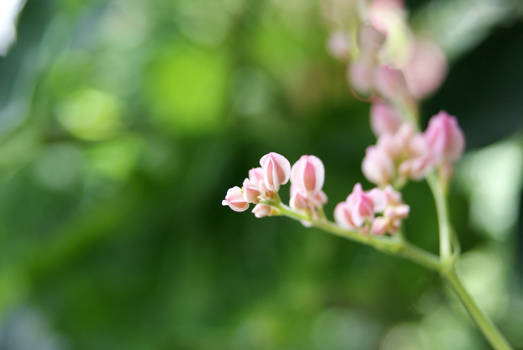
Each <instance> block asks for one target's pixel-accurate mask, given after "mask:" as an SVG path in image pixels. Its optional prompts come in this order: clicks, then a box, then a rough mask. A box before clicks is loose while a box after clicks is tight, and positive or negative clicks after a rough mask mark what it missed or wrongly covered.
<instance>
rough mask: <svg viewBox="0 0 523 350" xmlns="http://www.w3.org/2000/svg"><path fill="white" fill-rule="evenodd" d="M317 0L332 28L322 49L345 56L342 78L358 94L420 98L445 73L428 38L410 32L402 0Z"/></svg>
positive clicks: (444, 65) (442, 60)
mask: <svg viewBox="0 0 523 350" xmlns="http://www.w3.org/2000/svg"><path fill="white" fill-rule="evenodd" d="M323 3H324V4H323V9H324V13H325V15H326V17H327V20H328V21H329V22H330V24H331V26H332V27H334V28H336V29H335V30H334V31H333V33H332V34H331V36H330V38H329V40H328V43H327V50H328V51H329V53H330V54H331V55H332V56H333V57H335V58H336V59H339V60H342V61H350V64H349V67H348V79H349V81H350V83H351V85H352V86H354V87H355V88H356V89H357V90H358V91H359V92H360V93H371V92H378V93H379V95H382V96H386V97H388V98H390V99H391V100H394V101H397V100H398V98H399V99H400V100H405V99H407V100H408V99H411V98H414V99H421V98H424V97H426V96H427V95H429V94H431V93H432V92H433V91H435V90H436V89H437V88H438V87H439V86H440V85H441V82H442V81H443V78H444V77H445V75H446V73H447V60H446V58H445V55H444V54H443V52H442V50H441V49H440V48H439V47H438V46H437V45H436V44H435V43H434V42H432V41H431V40H430V39H428V38H423V37H419V36H417V35H415V34H414V33H413V31H412V30H411V28H410V27H409V24H408V21H407V16H406V10H405V7H404V3H403V1H401V0H367V1H363V2H361V1H355V0H347V1H344V2H342V1H336V0H323ZM351 38H356V40H354V41H353V40H351ZM391 87H396V89H390V88H391ZM391 92H392V93H393V94H392V95H390V94H389V93H391ZM403 102H406V101H403Z"/></svg>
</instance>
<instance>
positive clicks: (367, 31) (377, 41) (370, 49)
mask: <svg viewBox="0 0 523 350" xmlns="http://www.w3.org/2000/svg"><path fill="white" fill-rule="evenodd" d="M384 43H385V35H384V34H383V33H382V32H380V31H378V30H377V29H376V28H375V27H373V26H372V25H370V24H364V25H363V26H362V27H361V28H360V30H359V32H358V45H359V49H360V52H361V54H362V55H364V56H366V57H369V56H372V55H376V54H377V52H378V51H379V49H380V48H381V47H382V46H383V44H384Z"/></svg>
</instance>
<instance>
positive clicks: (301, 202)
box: [289, 187, 310, 210]
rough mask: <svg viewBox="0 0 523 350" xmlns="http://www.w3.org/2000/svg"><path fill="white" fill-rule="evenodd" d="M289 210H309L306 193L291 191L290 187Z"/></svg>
mask: <svg viewBox="0 0 523 350" xmlns="http://www.w3.org/2000/svg"><path fill="white" fill-rule="evenodd" d="M289 205H290V206H291V208H293V209H296V210H307V209H309V208H310V203H309V199H308V198H307V194H306V193H302V192H300V191H296V190H293V188H292V187H291V200H290V202H289Z"/></svg>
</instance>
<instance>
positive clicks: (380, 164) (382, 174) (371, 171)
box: [361, 146, 395, 186]
mask: <svg viewBox="0 0 523 350" xmlns="http://www.w3.org/2000/svg"><path fill="white" fill-rule="evenodd" d="M361 168H362V171H363V175H365V177H366V178H367V180H369V181H370V182H373V183H375V184H377V185H380V186H383V185H386V184H388V183H390V182H391V181H392V180H393V178H394V173H395V170H394V162H393V159H392V158H391V156H390V154H388V153H387V152H386V150H384V149H383V148H381V147H378V146H370V147H368V148H367V151H366V152H365V158H363V162H362V164H361Z"/></svg>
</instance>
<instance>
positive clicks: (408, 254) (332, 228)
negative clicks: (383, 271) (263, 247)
mask: <svg viewBox="0 0 523 350" xmlns="http://www.w3.org/2000/svg"><path fill="white" fill-rule="evenodd" d="M267 204H269V205H271V206H272V207H273V208H275V209H276V210H277V211H278V213H279V214H280V215H284V216H287V217H290V218H292V219H296V220H299V221H306V222H308V223H310V224H311V225H312V226H314V227H317V228H319V229H322V230H323V231H325V232H328V233H331V234H334V235H336V236H340V237H343V238H346V239H350V240H352V241H356V242H359V243H363V244H366V245H369V246H371V247H373V248H375V249H377V250H379V251H382V252H384V253H387V254H390V255H396V256H401V257H403V258H405V259H408V260H411V261H413V262H415V263H417V264H419V265H422V266H424V267H426V268H428V269H430V270H434V271H438V272H439V271H441V268H442V265H441V262H440V261H439V259H438V257H437V256H436V255H434V254H431V253H429V252H426V251H424V250H423V249H420V248H418V247H416V246H413V245H412V244H410V243H408V242H407V241H405V240H403V239H396V238H394V237H393V238H389V237H376V236H372V235H369V234H363V233H361V232H358V231H351V230H347V229H344V228H342V227H340V226H338V225H336V224H335V223H333V222H331V221H329V220H327V219H315V218H312V217H310V216H308V215H306V214H304V213H301V212H298V211H295V210H293V209H291V208H289V207H288V206H286V205H284V204H282V203H272V202H270V203H267Z"/></svg>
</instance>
